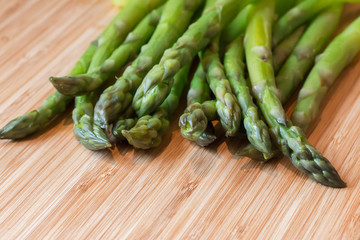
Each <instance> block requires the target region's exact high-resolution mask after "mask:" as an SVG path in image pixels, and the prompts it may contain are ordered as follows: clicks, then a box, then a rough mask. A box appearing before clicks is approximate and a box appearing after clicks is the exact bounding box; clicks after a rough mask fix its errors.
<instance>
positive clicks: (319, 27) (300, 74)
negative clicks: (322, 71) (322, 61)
mask: <svg viewBox="0 0 360 240" xmlns="http://www.w3.org/2000/svg"><path fill="white" fill-rule="evenodd" d="M341 12H342V4H340V5H338V4H337V5H334V6H333V7H331V8H329V9H326V10H324V11H323V12H322V13H321V14H320V15H318V16H317V17H316V18H315V19H314V20H313V21H312V22H311V24H310V25H309V27H308V28H307V29H306V31H305V33H304V35H303V36H302V37H301V39H300V40H299V42H298V44H297V45H296V47H295V49H294V51H293V52H292V54H291V56H290V57H289V58H288V59H287V60H286V62H285V64H284V65H283V66H282V68H281V70H280V71H279V74H278V75H277V76H276V86H277V88H278V89H279V91H280V93H281V102H282V103H285V102H287V101H288V99H289V98H290V97H291V96H292V94H293V92H294V90H295V89H297V87H298V86H299V84H300V83H301V82H302V81H303V80H304V79H305V76H306V74H308V72H309V71H310V69H311V67H312V66H313V64H314V62H315V57H316V56H317V55H318V54H319V53H320V51H322V49H323V48H324V47H325V45H326V44H327V43H328V42H329V40H330V38H331V35H332V34H333V33H334V32H335V29H336V28H337V26H338V24H339V21H340V17H341Z"/></svg>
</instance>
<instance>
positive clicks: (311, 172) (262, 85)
mask: <svg viewBox="0 0 360 240" xmlns="http://www.w3.org/2000/svg"><path fill="white" fill-rule="evenodd" d="M273 14H274V0H263V1H261V2H260V3H259V4H257V5H256V7H255V11H254V13H253V15H252V16H250V19H249V23H248V26H247V29H246V36H245V52H246V60H247V64H248V70H249V75H250V81H251V84H252V88H253V95H254V96H255V98H256V100H257V103H258V105H259V107H260V109H261V111H262V113H263V115H264V117H265V119H266V122H267V124H268V125H269V127H271V129H270V130H271V132H272V134H273V135H274V137H275V138H276V140H277V144H278V145H279V147H280V149H281V151H282V152H283V154H284V155H285V156H287V157H289V158H290V159H291V161H292V163H293V164H294V166H295V167H296V168H298V169H299V170H300V171H302V172H304V173H306V174H307V175H308V176H309V177H310V178H312V179H313V180H315V181H317V182H319V183H321V184H323V185H326V186H330V187H345V186H346V184H345V183H344V182H343V181H342V180H341V178H340V177H339V175H338V173H337V172H336V170H335V168H334V167H333V166H332V165H331V163H330V162H329V161H328V160H327V159H326V158H325V157H323V156H322V155H321V153H320V152H319V151H318V150H317V149H315V147H313V146H312V145H311V144H310V143H309V142H308V141H307V139H306V136H305V134H304V133H303V132H302V130H301V129H300V128H298V127H296V126H294V125H293V124H292V122H291V121H290V119H288V117H287V116H286V114H285V111H284V109H283V107H282V105H281V102H280V100H279V98H278V96H277V94H276V93H277V90H276V86H275V77H274V71H273V67H272V63H271V62H272V59H271V21H272V19H273Z"/></svg>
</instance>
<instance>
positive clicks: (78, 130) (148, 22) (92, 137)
mask: <svg viewBox="0 0 360 240" xmlns="http://www.w3.org/2000/svg"><path fill="white" fill-rule="evenodd" d="M160 14H161V8H159V9H157V10H154V11H153V12H151V13H149V14H148V16H146V17H145V18H144V19H143V20H142V21H141V22H140V23H139V25H138V26H136V28H135V29H134V31H133V32H131V33H130V34H129V36H130V38H131V39H132V40H129V41H128V42H125V43H124V44H123V45H122V46H121V47H119V48H118V49H117V50H116V51H115V52H114V53H115V55H117V56H120V58H118V59H117V60H119V61H118V63H117V64H121V65H125V64H126V63H127V62H126V61H129V59H128V57H129V53H131V52H133V51H134V52H135V53H136V52H137V51H139V50H140V47H141V46H142V45H143V44H145V43H146V41H147V40H148V39H149V38H150V37H151V34H152V33H153V32H154V25H156V24H157V22H158V21H159V19H160ZM105 74H106V75H108V74H107V73H105ZM100 93H101V92H100V91H99V90H96V91H95V92H92V93H89V94H85V95H83V96H78V97H76V98H75V109H74V114H73V119H74V123H75V124H74V134H75V137H76V139H77V140H79V141H80V142H81V143H82V144H83V145H84V146H85V147H86V148H88V149H90V150H101V149H105V148H108V147H109V146H111V144H110V140H109V139H108V138H107V136H106V134H104V132H103V131H102V130H101V128H100V127H99V126H98V125H96V124H94V110H93V108H94V105H95V103H96V101H97V100H98V99H99V96H100ZM94 101H95V102H94ZM82 105H84V106H82ZM84 108H86V111H85V110H84ZM90 108H91V110H90Z"/></svg>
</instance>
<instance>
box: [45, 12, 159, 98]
mask: <svg viewBox="0 0 360 240" xmlns="http://www.w3.org/2000/svg"><path fill="white" fill-rule="evenodd" d="M162 9H163V7H159V8H157V9H155V10H153V11H152V12H151V13H149V14H148V15H147V16H146V17H145V18H144V19H143V20H142V21H141V22H140V23H139V25H138V26H136V28H135V29H134V31H132V32H131V33H129V35H128V36H127V38H126V39H125V41H124V42H123V43H122V44H121V45H120V46H119V47H118V48H117V49H116V50H115V51H114V52H113V53H112V54H111V56H110V57H109V58H108V59H107V60H106V61H105V62H104V64H103V65H102V67H101V68H100V69H99V70H97V71H94V72H89V73H86V74H80V75H76V76H65V77H51V78H50V81H51V82H52V83H53V84H56V85H61V86H62V89H63V91H67V90H65V88H67V87H70V88H71V89H72V88H73V87H74V85H76V86H78V85H79V84H78V83H81V85H83V86H84V87H83V88H82V89H86V88H89V89H90V88H91V89H92V88H93V86H91V85H92V84H94V83H96V84H97V83H98V82H105V81H106V80H107V79H109V78H110V77H111V76H113V75H115V73H116V72H117V71H119V70H120V69H121V68H122V67H123V66H124V65H125V64H126V63H128V62H129V61H131V60H133V59H134V58H135V57H136V55H137V54H138V52H139V51H140V48H141V46H143V45H144V44H145V43H146V42H148V40H149V39H150V37H151V36H152V34H153V33H154V31H155V28H156V26H157V25H158V23H159V19H160V16H161V13H162ZM86 92H88V90H85V91H83V92H81V91H77V93H76V94H85V93H86Z"/></svg>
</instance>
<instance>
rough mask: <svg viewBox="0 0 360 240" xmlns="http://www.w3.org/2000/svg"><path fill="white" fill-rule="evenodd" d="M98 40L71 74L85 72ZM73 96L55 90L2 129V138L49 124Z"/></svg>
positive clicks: (24, 134) (27, 132)
mask: <svg viewBox="0 0 360 240" xmlns="http://www.w3.org/2000/svg"><path fill="white" fill-rule="evenodd" d="M97 45H98V43H97V40H95V41H93V42H92V43H91V44H90V46H89V47H88V48H87V50H86V51H85V52H84V54H83V55H82V56H81V57H80V59H79V60H78V61H77V63H76V64H75V66H74V68H73V69H72V70H71V72H70V75H77V74H82V73H85V72H86V71H87V69H88V67H89V65H90V62H91V59H92V57H93V55H94V53H95V51H96V48H97ZM72 99H73V98H72V97H67V96H65V95H62V94H61V93H60V92H58V91H55V92H54V93H53V94H51V95H50V96H49V97H48V98H47V99H46V100H45V101H44V102H43V103H42V105H41V106H40V107H39V108H38V109H36V110H33V111H31V112H28V113H26V114H25V115H23V116H20V117H17V118H15V119H14V120H12V121H10V122H9V123H8V124H7V125H6V126H5V127H4V128H2V129H0V139H21V138H25V137H27V136H29V135H31V134H33V133H35V132H37V131H39V130H40V129H43V128H44V127H45V126H47V125H48V124H49V123H50V122H51V121H52V120H53V119H54V118H55V117H56V116H57V115H59V114H60V113H62V112H64V111H65V109H66V106H67V105H68V104H69V103H70V101H71V100H72Z"/></svg>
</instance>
